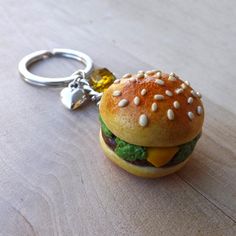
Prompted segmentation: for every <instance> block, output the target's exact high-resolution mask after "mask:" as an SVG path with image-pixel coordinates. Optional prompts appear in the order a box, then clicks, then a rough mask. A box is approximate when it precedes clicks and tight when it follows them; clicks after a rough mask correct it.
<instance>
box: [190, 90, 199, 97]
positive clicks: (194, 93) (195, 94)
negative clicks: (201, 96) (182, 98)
mask: <svg viewBox="0 0 236 236" xmlns="http://www.w3.org/2000/svg"><path fill="white" fill-rule="evenodd" d="M191 94H192V95H193V96H194V97H195V98H196V97H198V96H197V93H196V92H195V91H194V90H191Z"/></svg>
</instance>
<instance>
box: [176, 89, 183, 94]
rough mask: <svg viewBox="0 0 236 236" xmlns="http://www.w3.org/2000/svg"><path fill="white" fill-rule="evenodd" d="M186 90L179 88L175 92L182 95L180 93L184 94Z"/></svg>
mask: <svg viewBox="0 0 236 236" xmlns="http://www.w3.org/2000/svg"><path fill="white" fill-rule="evenodd" d="M183 91H184V90H183V89H182V88H177V89H176V90H175V92H176V93H177V94H180V93H182V92H183Z"/></svg>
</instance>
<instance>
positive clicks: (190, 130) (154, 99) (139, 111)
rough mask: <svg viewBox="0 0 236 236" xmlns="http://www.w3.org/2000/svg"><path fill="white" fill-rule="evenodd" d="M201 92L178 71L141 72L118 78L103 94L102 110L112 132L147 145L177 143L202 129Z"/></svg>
mask: <svg viewBox="0 0 236 236" xmlns="http://www.w3.org/2000/svg"><path fill="white" fill-rule="evenodd" d="M200 98H201V95H200V93H198V92H195V90H193V89H192V88H191V87H190V84H189V82H188V81H185V82H184V81H182V80H181V79H180V78H179V77H178V76H177V75H175V74H174V73H171V74H165V73H162V72H161V71H158V70H156V71H154V70H153V71H148V72H146V73H144V72H142V71H140V72H138V74H134V75H131V74H126V75H125V76H123V77H122V79H120V80H116V81H115V82H114V84H113V85H111V86H110V87H109V88H108V89H107V90H106V91H105V92H104V94H103V96H102V99H101V101H100V105H99V110H100V114H101V117H102V119H103V121H104V123H105V124H106V126H107V127H108V128H109V129H110V131H111V132H112V133H113V134H114V135H116V136H117V137H119V138H120V139H123V140H124V141H126V142H128V143H131V144H136V145H139V146H146V147H170V146H177V145H180V144H183V143H186V142H188V141H191V140H192V139H193V138H195V137H196V136H197V135H198V134H199V133H200V132H201V129H202V125H203V120H204V109H203V105H202V102H201V100H200Z"/></svg>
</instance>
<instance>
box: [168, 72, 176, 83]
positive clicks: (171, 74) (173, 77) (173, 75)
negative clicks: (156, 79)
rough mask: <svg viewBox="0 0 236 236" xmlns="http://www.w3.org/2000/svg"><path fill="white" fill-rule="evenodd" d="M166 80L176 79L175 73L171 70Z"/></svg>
mask: <svg viewBox="0 0 236 236" xmlns="http://www.w3.org/2000/svg"><path fill="white" fill-rule="evenodd" d="M168 80H169V81H176V78H175V74H174V73H173V72H171V73H170V74H169V77H168Z"/></svg>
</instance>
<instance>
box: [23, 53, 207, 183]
mask: <svg viewBox="0 0 236 236" xmlns="http://www.w3.org/2000/svg"><path fill="white" fill-rule="evenodd" d="M58 54H59V55H60V56H66V57H70V58H73V59H76V60H79V61H80V62H82V63H84V64H85V69H83V70H78V71H76V72H74V73H73V74H72V75H71V76H70V77H66V78H56V79H55V78H44V77H39V76H36V75H33V74H32V73H30V72H29V71H28V66H29V65H30V64H31V63H33V62H35V61H37V60H41V59H44V58H45V55H46V56H55V55H58ZM19 71H20V74H21V75H22V77H23V79H24V80H25V81H26V82H28V83H31V84H36V85H67V87H66V88H64V89H63V90H62V92H61V101H62V103H63V104H64V105H65V106H66V107H67V108H69V109H72V110H74V109H76V108H78V107H79V106H80V105H81V104H83V103H84V101H85V100H86V99H88V98H89V97H90V98H91V99H92V100H93V101H97V102H98V103H99V120H100V123H101V129H100V134H99V139H100V144H101V147H102V149H103V151H104V153H105V155H106V156H107V157H108V158H109V159H110V160H111V161H112V162H114V163H115V164H116V165H118V166H119V167H121V168H122V169H124V170H126V171H127V172H129V173H131V174H133V175H136V176H140V177H145V178H157V177H162V176H165V175H169V174H172V173H174V172H176V171H178V170H179V169H180V168H182V167H183V166H184V165H185V164H186V163H187V162H188V160H189V159H190V155H191V153H192V152H193V150H194V147H195V145H196V143H197V141H198V140H199V138H200V136H201V131H202V126H203V121H204V108H203V104H202V102H201V94H200V93H199V92H196V91H195V90H194V89H193V88H192V87H191V86H190V83H189V82H188V81H185V82H184V81H182V80H181V79H180V78H179V76H177V75H176V74H174V73H170V74H167V73H163V72H162V71H160V70H151V71H146V72H144V71H139V72H137V73H135V74H126V75H124V76H123V77H122V78H120V79H115V76H114V75H113V74H112V73H111V72H110V71H109V70H107V69H105V68H103V69H96V70H94V68H93V62H92V60H91V59H90V57H88V56H87V55H86V54H84V53H81V52H78V51H74V50H69V49H54V51H39V52H35V53H32V54H30V55H28V56H26V57H24V58H23V59H22V60H21V62H20V63H19Z"/></svg>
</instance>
